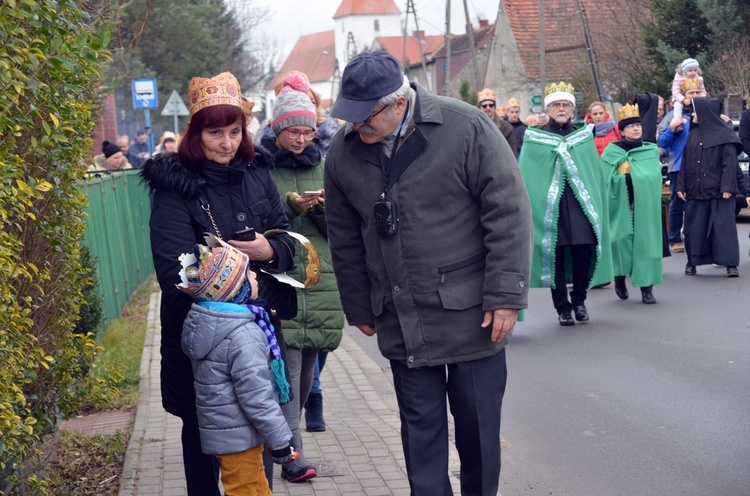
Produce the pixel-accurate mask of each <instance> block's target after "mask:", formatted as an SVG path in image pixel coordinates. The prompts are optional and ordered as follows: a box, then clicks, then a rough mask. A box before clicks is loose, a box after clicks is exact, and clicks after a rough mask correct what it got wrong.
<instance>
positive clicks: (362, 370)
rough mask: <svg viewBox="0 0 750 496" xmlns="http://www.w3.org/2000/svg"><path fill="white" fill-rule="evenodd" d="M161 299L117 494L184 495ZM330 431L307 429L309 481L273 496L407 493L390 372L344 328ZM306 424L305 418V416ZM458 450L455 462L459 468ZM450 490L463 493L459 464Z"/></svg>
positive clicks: (328, 399)
mask: <svg viewBox="0 0 750 496" xmlns="http://www.w3.org/2000/svg"><path fill="white" fill-rule="evenodd" d="M159 303H160V294H159V293H154V294H152V295H151V301H150V305H149V314H148V330H147V334H146V342H145V344H144V348H143V358H142V360H141V384H140V398H139V404H138V411H137V413H136V415H135V422H134V426H133V435H132V437H131V439H130V444H129V445H128V451H127V454H126V457H125V466H124V470H123V479H122V482H121V484H120V493H119V494H120V496H136V495H137V496H146V495H163V496H177V495H185V494H186V489H185V479H184V473H183V467H182V451H181V447H180V427H181V424H180V421H179V419H178V418H177V417H174V416H172V415H169V414H168V413H166V412H165V411H164V409H163V408H162V406H161V395H160V390H159V372H160V362H159V359H160V357H159V344H160V341H161V334H160V332H159V306H160V305H159ZM321 382H322V383H323V390H324V392H323V395H324V406H325V419H326V427H327V430H326V431H325V432H317V433H309V432H306V431H304V430H303V431H302V432H303V436H302V437H303V442H304V450H305V456H306V457H307V458H308V459H309V460H310V462H311V463H313V464H314V465H316V466H317V468H318V477H317V478H315V479H312V480H311V481H310V482H305V483H301V484H291V483H289V482H287V481H285V480H282V479H281V478H280V477H279V469H278V468H276V471H275V476H274V480H273V487H274V494H275V495H288V496H304V495H328V496H330V495H351V496H354V495H358V496H360V495H367V496H370V495H371V496H375V495H408V494H409V483H408V481H407V478H406V470H405V468H404V456H403V451H402V449H401V437H400V421H399V417H398V408H397V406H396V398H395V394H394V392H393V387H392V383H391V380H390V378H389V377H388V376H387V375H386V374H385V373H384V372H383V371H382V370H380V368H379V367H378V366H377V365H376V364H375V363H374V362H373V361H372V360H371V359H370V358H369V357H368V356H367V355H366V354H365V353H364V352H363V351H362V349H361V348H360V347H359V346H358V345H357V344H356V343H355V342H354V340H352V339H351V338H350V337H349V336H348V335H347V334H346V333H344V339H343V341H342V343H341V346H340V347H339V349H337V350H336V351H335V352H334V353H331V354H329V355H328V361H327V362H326V367H325V369H324V371H323V376H322V379H321ZM303 424H304V421H303ZM455 458H456V457H455V452H454V454H453V456H452V457H451V468H452V469H455V468H456V465H457V463H456V462H455ZM452 473H453V474H454V477H453V478H452V481H453V490H454V493H455V494H459V493H460V491H459V486H458V480H457V478H456V477H455V470H452Z"/></svg>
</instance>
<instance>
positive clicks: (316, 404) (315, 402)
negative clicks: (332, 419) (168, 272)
mask: <svg viewBox="0 0 750 496" xmlns="http://www.w3.org/2000/svg"><path fill="white" fill-rule="evenodd" d="M305 429H306V430H307V432H323V431H325V430H326V422H325V420H323V394H322V393H310V396H308V397H307V403H305Z"/></svg>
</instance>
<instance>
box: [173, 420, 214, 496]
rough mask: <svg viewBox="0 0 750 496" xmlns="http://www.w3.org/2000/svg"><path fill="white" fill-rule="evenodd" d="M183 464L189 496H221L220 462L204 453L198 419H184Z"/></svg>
mask: <svg viewBox="0 0 750 496" xmlns="http://www.w3.org/2000/svg"><path fill="white" fill-rule="evenodd" d="M182 463H183V465H184V466H185V482H187V493H188V496H221V492H219V461H218V460H217V459H216V457H215V456H213V455H206V454H205V453H203V449H202V448H201V437H200V431H199V430H198V419H197V418H182Z"/></svg>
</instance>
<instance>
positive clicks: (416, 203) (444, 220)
mask: <svg viewBox="0 0 750 496" xmlns="http://www.w3.org/2000/svg"><path fill="white" fill-rule="evenodd" d="M331 115H333V117H336V118H338V119H342V120H345V121H347V122H348V124H347V125H346V128H345V129H343V130H342V131H341V132H339V133H338V134H337V135H336V136H335V137H334V139H333V143H332V144H331V147H330V149H329V151H328V156H327V158H326V170H325V191H326V217H327V220H328V235H329V241H330V244H331V251H332V261H333V268H334V271H335V274H336V279H337V281H338V284H339V290H340V293H341V299H342V302H343V307H344V312H345V314H346V317H347V320H348V321H349V323H350V324H351V325H354V326H357V327H358V328H359V329H360V330H361V331H362V332H363V333H364V334H366V335H368V336H373V335H375V334H377V339H378V346H379V348H380V351H381V353H382V354H383V356H385V357H386V358H387V359H389V360H390V363H391V367H392V371H393V380H394V387H395V390H396V396H397V399H398V404H399V410H400V414H401V437H402V442H403V446H404V454H405V456H406V470H407V472H408V475H409V483H410V485H411V493H412V494H413V495H417V496H442V495H450V494H452V490H451V484H450V480H449V476H448V416H447V402H448V401H449V402H450V410H451V413H452V414H453V418H454V421H455V428H456V447H457V448H458V453H459V456H460V459H461V494H463V495H464V496H469V495H477V496H479V495H483V496H489V495H492V496H495V495H496V494H497V489H498V484H499V476H500V408H501V405H502V399H503V393H504V391H505V381H506V364H505V345H506V342H507V336H508V333H509V332H510V331H511V330H512V329H513V327H514V326H515V324H516V319H517V316H518V310H519V309H522V308H525V307H526V305H527V296H528V294H527V293H528V289H527V288H528V277H529V270H530V259H531V240H532V235H531V214H530V205H529V199H528V196H527V194H526V189H525V188H524V185H523V179H522V178H521V175H520V172H519V169H518V165H517V163H516V160H515V157H514V156H513V152H512V151H511V150H510V147H509V146H508V144H507V143H506V141H505V140H504V139H501V135H500V132H499V131H498V129H497V127H495V126H494V125H493V124H492V123H491V122H490V121H489V120H488V119H486V118H485V117H484V116H483V115H482V112H481V111H480V110H479V109H477V108H474V107H472V106H470V105H467V104H465V103H463V102H461V101H458V100H454V99H450V98H445V97H440V96H436V95H434V94H431V93H429V92H428V91H426V90H425V89H424V88H422V87H421V86H419V85H417V84H409V82H408V80H407V79H406V78H405V77H404V76H403V74H402V73H401V69H400V67H399V63H398V61H397V60H396V59H395V58H394V57H393V56H391V55H390V54H388V53H386V52H374V53H362V54H360V55H358V56H357V57H355V58H354V59H353V60H352V61H351V62H349V64H348V65H347V66H346V68H345V69H344V74H343V77H342V84H341V93H340V94H339V96H338V98H337V100H336V102H335V104H334V106H333V109H332V112H331Z"/></svg>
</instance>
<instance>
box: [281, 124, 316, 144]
mask: <svg viewBox="0 0 750 496" xmlns="http://www.w3.org/2000/svg"><path fill="white" fill-rule="evenodd" d="M285 131H286V132H287V134H288V135H289V138H290V139H292V140H298V139H299V137H300V136H302V138H304V140H305V141H312V140H313V138H315V131H313V130H310V131H300V130H299V129H292V128H289V127H288V128H286V129H285Z"/></svg>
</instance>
